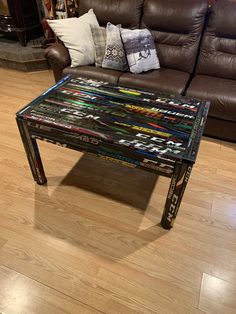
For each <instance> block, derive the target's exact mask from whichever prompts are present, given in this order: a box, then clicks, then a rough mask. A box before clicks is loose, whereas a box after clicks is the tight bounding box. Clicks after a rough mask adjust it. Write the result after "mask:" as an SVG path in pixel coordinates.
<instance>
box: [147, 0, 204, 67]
mask: <svg viewBox="0 0 236 314" xmlns="http://www.w3.org/2000/svg"><path fill="white" fill-rule="evenodd" d="M206 12H207V0H175V1H173V0H164V1H163V0H145V2H144V9H143V16H142V22H141V27H147V28H149V29H150V30H152V35H153V37H154V38H155V42H156V47H157V54H158V57H159V59H160V64H161V67H165V68H171V69H175V70H180V71H185V72H188V73H191V72H192V71H193V68H194V64H195V60H196V55H197V50H198V47H199V42H200V37H201V31H202V28H203V25H204V19H205V15H206Z"/></svg>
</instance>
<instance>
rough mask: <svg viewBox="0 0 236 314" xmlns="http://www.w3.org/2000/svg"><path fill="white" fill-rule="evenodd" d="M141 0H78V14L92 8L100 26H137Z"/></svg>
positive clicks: (140, 11)
mask: <svg viewBox="0 0 236 314" xmlns="http://www.w3.org/2000/svg"><path fill="white" fill-rule="evenodd" d="M142 7H143V0H80V1H79V14H80V15H82V14H84V13H85V12H87V11H88V10H89V9H91V8H93V10H94V13H95V15H96V16H97V19H98V22H99V24H100V26H106V24H107V23H108V22H111V23H112V24H115V25H116V24H122V27H124V28H139V25H140V19H141V13H142Z"/></svg>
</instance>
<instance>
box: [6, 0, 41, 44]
mask: <svg viewBox="0 0 236 314" xmlns="http://www.w3.org/2000/svg"><path fill="white" fill-rule="evenodd" d="M40 30H41V25H40V21H39V15H38V8H37V3H36V0H0V32H3V33H15V34H17V36H18V38H19V41H20V42H21V44H22V46H26V44H27V40H28V39H29V38H30V35H32V33H33V32H34V34H37V33H39V34H40ZM32 31H33V32H32Z"/></svg>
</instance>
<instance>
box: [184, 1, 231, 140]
mask: <svg viewBox="0 0 236 314" xmlns="http://www.w3.org/2000/svg"><path fill="white" fill-rule="evenodd" d="M187 95H189V96H193V97H196V98H204V99H209V100H210V101H211V106H210V110H209V115H208V119H207V124H206V129H205V134H206V135H209V136H213V137H217V138H221V139H225V140H229V141H234V142H235V141H236V2H230V1H222V0H219V1H218V3H217V4H216V5H215V6H214V7H213V8H212V12H211V15H210V18H209V23H208V25H207V28H206V30H205V32H204V36H203V40H202V44H201V47H200V56H199V58H198V63H197V69H196V74H195V76H194V78H193V80H192V81H191V84H190V86H189V88H188V89H187Z"/></svg>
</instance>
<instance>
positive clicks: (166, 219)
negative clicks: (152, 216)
mask: <svg viewBox="0 0 236 314" xmlns="http://www.w3.org/2000/svg"><path fill="white" fill-rule="evenodd" d="M191 170H192V164H191V163H186V162H176V165H175V169H174V173H173V176H172V179H171V183H170V188H169V192H168V196H167V199H166V203H165V209H164V212H163V215H162V219H161V225H162V227H163V228H164V229H171V228H172V227H173V225H174V222H175V218H176V216H177V214H178V210H179V206H180V203H181V200H182V198H183V195H184V191H185V188H186V185H187V183H188V180H189V177H190V174H191Z"/></svg>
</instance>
